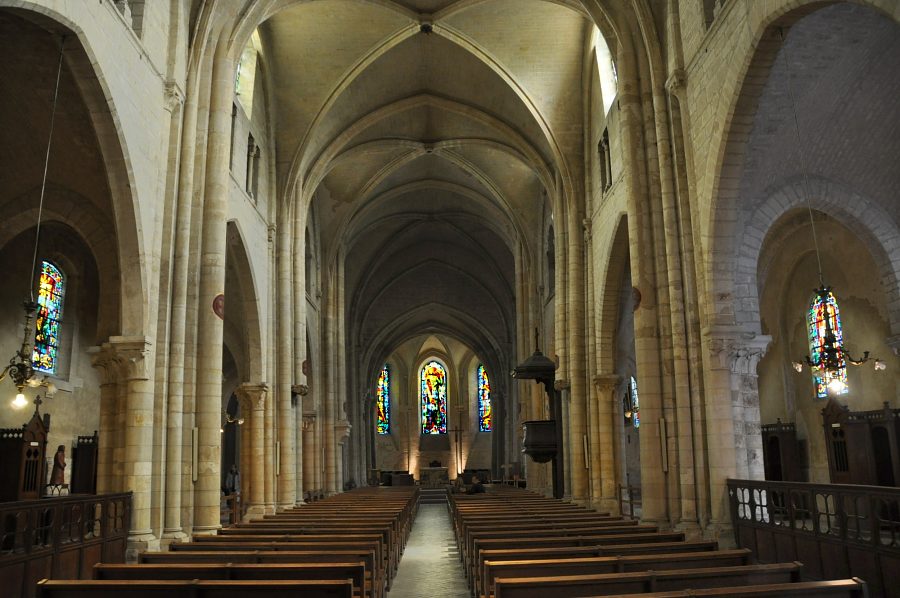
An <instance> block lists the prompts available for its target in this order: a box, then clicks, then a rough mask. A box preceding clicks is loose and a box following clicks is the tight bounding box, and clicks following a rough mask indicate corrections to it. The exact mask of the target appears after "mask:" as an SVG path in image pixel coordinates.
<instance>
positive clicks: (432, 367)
mask: <svg viewBox="0 0 900 598" xmlns="http://www.w3.org/2000/svg"><path fill="white" fill-rule="evenodd" d="M420 378H421V381H422V434H446V433H447V371H446V370H445V369H444V366H442V365H441V364H439V363H438V362H436V361H430V362H428V363H426V364H425V366H424V367H423V368H422V374H421V376H420Z"/></svg>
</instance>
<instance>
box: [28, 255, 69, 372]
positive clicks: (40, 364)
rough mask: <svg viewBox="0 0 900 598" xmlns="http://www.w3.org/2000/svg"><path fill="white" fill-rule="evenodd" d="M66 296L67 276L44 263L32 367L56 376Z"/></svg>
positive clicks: (39, 284) (42, 264)
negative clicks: (60, 327) (60, 329)
mask: <svg viewBox="0 0 900 598" xmlns="http://www.w3.org/2000/svg"><path fill="white" fill-rule="evenodd" d="M65 294H66V282H65V277H64V276H63V273H62V272H61V271H60V270H59V268H57V267H56V266H54V265H53V264H51V263H50V262H46V261H45V262H41V278H40V282H39V283H38V300H37V303H38V309H37V314H36V317H35V334H34V351H33V352H32V354H31V364H32V367H33V368H34V369H36V370H38V371H41V372H47V373H48V374H54V373H56V366H57V365H58V364H57V359H58V355H59V323H60V320H61V319H62V308H63V299H64V298H65Z"/></svg>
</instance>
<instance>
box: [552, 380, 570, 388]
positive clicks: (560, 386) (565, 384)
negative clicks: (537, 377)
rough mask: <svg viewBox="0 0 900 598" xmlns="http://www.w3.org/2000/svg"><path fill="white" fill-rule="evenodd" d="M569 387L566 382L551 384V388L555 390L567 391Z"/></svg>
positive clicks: (568, 383)
mask: <svg viewBox="0 0 900 598" xmlns="http://www.w3.org/2000/svg"><path fill="white" fill-rule="evenodd" d="M571 386H572V383H571V382H569V381H568V380H557V381H555V382H554V383H553V388H555V389H556V390H568V389H569V387H571Z"/></svg>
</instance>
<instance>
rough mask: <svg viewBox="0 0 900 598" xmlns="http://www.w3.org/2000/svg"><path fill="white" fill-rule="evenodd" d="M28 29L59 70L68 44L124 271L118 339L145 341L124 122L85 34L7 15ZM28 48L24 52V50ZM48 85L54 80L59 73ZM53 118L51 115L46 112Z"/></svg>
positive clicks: (141, 250)
mask: <svg viewBox="0 0 900 598" xmlns="http://www.w3.org/2000/svg"><path fill="white" fill-rule="evenodd" d="M2 12H3V13H4V14H5V15H13V16H14V17H16V18H19V19H21V20H22V21H23V22H28V23H29V25H30V26H33V27H35V28H39V29H42V30H44V32H45V38H44V39H43V40H41V41H39V42H38V43H39V44H40V46H41V52H42V53H45V54H46V55H47V56H48V57H50V58H49V62H50V63H52V66H53V68H55V66H56V59H55V58H56V56H58V52H59V41H60V39H62V38H63V37H64V38H65V51H64V63H65V66H64V70H67V71H68V73H69V75H70V76H71V78H72V80H73V81H74V84H75V85H76V86H77V88H78V91H79V93H80V98H81V100H82V101H83V102H84V105H85V107H86V108H87V113H88V116H89V118H90V122H91V124H92V126H93V129H94V133H95V135H96V143H97V146H98V148H99V150H100V153H101V155H102V160H103V168H104V172H103V174H104V175H105V178H106V185H107V187H108V192H109V197H110V202H111V207H112V215H111V216H112V219H113V221H114V223H115V243H116V247H117V253H118V262H119V265H120V267H121V277H120V280H119V284H120V297H121V303H120V309H119V322H118V324H117V331H116V332H117V333H118V334H121V335H124V336H135V335H145V334H146V333H147V331H148V330H149V328H150V323H149V322H148V321H147V318H148V317H149V314H148V313H147V312H146V309H145V308H146V306H147V303H146V302H145V301H129V300H127V298H129V297H145V296H146V292H145V287H146V285H145V281H146V280H147V275H146V274H147V273H146V270H145V269H146V267H147V260H146V259H145V258H144V256H145V253H146V251H145V247H144V244H143V237H144V232H143V226H142V223H141V220H140V218H141V216H140V207H139V200H138V197H137V193H136V190H137V189H138V185H137V183H136V181H135V178H134V175H133V166H132V164H131V159H130V152H129V147H128V144H127V142H126V139H125V134H124V131H123V125H122V120H121V118H120V116H119V111H118V109H117V107H116V105H115V103H114V101H113V94H112V92H111V90H110V89H109V85H108V83H107V81H106V78H105V75H104V73H103V70H102V63H103V61H101V60H99V58H98V57H97V54H96V53H95V52H94V50H93V48H92V47H91V45H90V43H89V42H88V40H87V36H86V35H85V32H84V31H83V30H82V29H81V28H80V27H78V25H77V24H75V23H74V22H73V21H72V20H70V19H69V18H68V17H67V16H66V15H64V14H62V13H61V12H58V11H55V10H53V9H50V8H48V7H46V6H41V5H38V4H36V3H34V2H30V1H25V2H22V3H20V5H19V6H18V7H16V8H15V9H3V10H2ZM23 47H24V46H23ZM48 78H49V79H51V80H52V79H55V73H54V74H53V76H52V77H48ZM48 114H49V109H48Z"/></svg>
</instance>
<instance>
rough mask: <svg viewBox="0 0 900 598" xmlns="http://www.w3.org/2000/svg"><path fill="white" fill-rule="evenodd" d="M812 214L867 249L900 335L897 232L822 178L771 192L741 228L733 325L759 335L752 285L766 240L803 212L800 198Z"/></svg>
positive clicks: (870, 206)
mask: <svg viewBox="0 0 900 598" xmlns="http://www.w3.org/2000/svg"><path fill="white" fill-rule="evenodd" d="M807 194H808V196H809V203H810V205H811V206H812V208H813V209H815V210H818V211H820V212H824V213H826V214H828V215H830V216H832V217H834V218H835V219H836V220H838V221H839V222H841V223H842V224H843V225H844V226H846V227H847V228H848V229H850V230H851V231H852V232H853V233H855V234H856V235H857V237H859V238H860V239H861V240H862V242H863V244H864V245H865V246H866V247H867V248H868V249H869V252H870V253H871V254H872V257H873V258H874V260H875V263H876V264H877V265H878V268H879V270H880V272H881V278H882V282H883V285H884V290H885V293H886V294H887V296H888V297H893V301H888V314H889V322H890V327H891V333H892V334H895V335H896V334H900V228H898V227H897V225H896V224H895V223H894V222H893V220H892V219H891V218H890V216H888V215H887V214H885V213H884V211H883V210H882V209H881V208H880V207H879V205H878V204H877V203H875V202H873V201H872V200H870V199H869V198H867V197H865V196H863V195H861V194H859V193H856V192H854V191H853V190H851V189H848V188H847V187H845V186H843V185H841V184H839V183H836V182H834V181H830V180H827V179H823V178H818V177H817V178H811V179H809V180H808V182H807V183H806V184H804V183H803V182H802V181H795V182H792V183H788V184H787V185H784V186H782V187H780V188H778V189H776V190H774V191H773V192H772V193H771V194H770V195H769V197H768V198H767V199H766V201H765V202H763V203H762V204H761V205H760V206H759V207H758V208H757V209H756V210H755V211H754V212H753V214H752V215H751V217H750V218H749V219H748V220H747V222H746V223H745V225H744V229H743V230H744V234H743V236H742V243H741V244H740V245H738V246H737V247H736V248H735V256H734V258H733V260H734V261H733V262H732V263H733V265H734V268H733V269H732V270H729V271H730V272H734V275H735V279H736V280H737V281H738V283H737V284H735V292H734V304H735V306H740V309H736V310H735V318H736V320H737V322H736V323H737V324H738V325H742V326H745V327H747V328H748V330H751V331H752V332H754V333H756V334H761V330H760V313H759V295H758V292H757V285H756V284H751V281H752V282H753V283H755V282H756V278H757V263H758V260H759V256H760V253H761V251H762V246H763V243H764V241H765V238H766V235H767V233H768V232H769V230H770V229H771V228H772V226H773V225H774V224H775V223H776V222H777V221H778V220H779V219H780V218H781V217H782V216H783V215H784V214H785V213H787V212H788V211H790V210H792V209H795V208H805V207H806V197H807Z"/></svg>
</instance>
